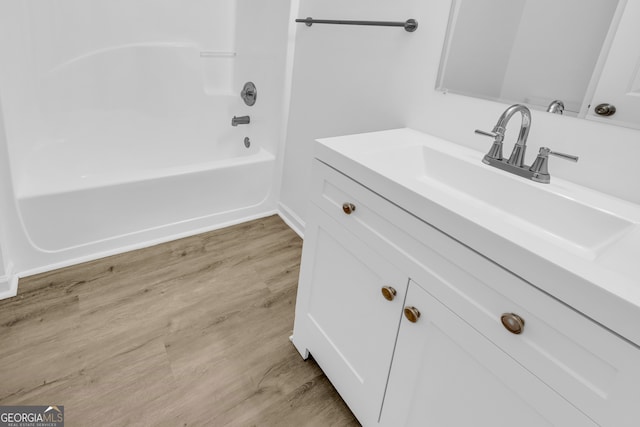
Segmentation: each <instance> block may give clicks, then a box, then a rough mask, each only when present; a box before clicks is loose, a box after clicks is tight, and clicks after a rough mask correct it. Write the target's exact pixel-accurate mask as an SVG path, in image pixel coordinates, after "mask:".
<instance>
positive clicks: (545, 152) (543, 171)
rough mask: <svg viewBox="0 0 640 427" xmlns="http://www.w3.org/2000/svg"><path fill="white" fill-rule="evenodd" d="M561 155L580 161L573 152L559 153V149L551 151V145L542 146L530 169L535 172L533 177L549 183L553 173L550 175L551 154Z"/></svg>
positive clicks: (535, 179) (534, 179) (562, 157)
mask: <svg viewBox="0 0 640 427" xmlns="http://www.w3.org/2000/svg"><path fill="white" fill-rule="evenodd" d="M550 154H551V155H552V156H556V157H560V158H561V159H565V160H570V161H572V162H577V161H578V156H573V155H571V154H565V153H559V152H557V151H551V149H550V148H549V147H540V152H538V157H536V160H535V161H534V162H533V164H532V165H531V167H530V168H529V170H530V171H531V172H533V176H532V177H531V179H532V180H533V181H536V182H542V183H544V184H548V183H549V182H550V181H551V175H549V167H548V166H549V155H550Z"/></svg>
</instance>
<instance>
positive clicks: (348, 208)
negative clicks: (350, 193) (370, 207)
mask: <svg viewBox="0 0 640 427" xmlns="http://www.w3.org/2000/svg"><path fill="white" fill-rule="evenodd" d="M342 210H343V211H344V213H346V214H347V215H351V212H353V211H355V210H356V205H354V204H353V203H343V204H342Z"/></svg>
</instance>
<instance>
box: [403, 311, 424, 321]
mask: <svg viewBox="0 0 640 427" xmlns="http://www.w3.org/2000/svg"><path fill="white" fill-rule="evenodd" d="M404 317H406V318H407V320H408V321H409V322H411V323H416V322H417V321H418V319H419V318H420V312H419V311H418V309H417V308H415V307H405V308H404Z"/></svg>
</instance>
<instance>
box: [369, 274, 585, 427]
mask: <svg viewBox="0 0 640 427" xmlns="http://www.w3.org/2000/svg"><path fill="white" fill-rule="evenodd" d="M433 280H438V279H437V278H435V277H433ZM427 285H428V284H427ZM407 309H409V313H408V314H409V316H408V317H409V318H411V320H416V312H415V311H412V310H417V311H418V312H419V313H420V315H419V317H418V318H417V320H416V321H415V323H414V322H412V321H411V320H409V318H408V317H403V319H402V321H401V324H400V331H399V335H398V341H397V344H396V351H395V355H394V357H393V364H392V367H391V372H390V375H389V385H388V387H387V392H386V396H385V400H384V405H383V408H382V416H381V425H384V426H389V427H391V426H394V427H395V426H420V427H425V426H426V427H429V426H433V427H447V426H451V427H459V426H491V427H502V426H504V427H512V426H519V427H523V426H530V427H542V426H561V427H564V426H580V427H583V426H595V425H596V424H595V423H593V422H592V421H591V420H590V419H589V418H587V417H586V416H585V415H584V414H583V413H582V412H580V411H578V410H577V409H575V407H573V406H572V405H571V404H569V403H568V402H567V401H566V400H565V399H563V398H562V397H560V396H559V395H558V394H556V393H555V392H554V391H553V390H551V389H550V388H548V387H547V386H546V385H545V384H544V383H542V382H541V381H540V380H539V379H538V378H536V377H535V376H534V375H532V374H531V373H530V372H529V371H527V370H526V369H524V368H523V367H522V366H521V365H520V364H518V363H517V362H516V361H515V360H514V359H512V358H511V357H510V356H508V355H507V354H506V353H504V352H503V351H501V350H500V349H499V348H498V347H496V346H495V345H493V343H491V342H490V341H489V340H487V339H486V338H485V337H484V336H483V335H481V334H480V333H478V332H477V331H476V330H475V329H473V328H472V327H471V326H469V325H468V324H467V323H466V322H465V321H464V320H462V319H461V318H460V317H458V316H457V315H456V314H454V313H453V312H452V311H450V310H449V309H448V308H447V307H446V306H444V305H443V304H442V303H441V302H439V301H438V300H437V299H436V298H435V297H433V296H432V295H431V294H430V293H428V292H427V291H425V290H424V289H422V288H421V287H420V286H419V285H417V284H416V283H415V282H413V281H411V282H410V283H409V289H408V291H407V298H406V303H405V311H406V310H407Z"/></svg>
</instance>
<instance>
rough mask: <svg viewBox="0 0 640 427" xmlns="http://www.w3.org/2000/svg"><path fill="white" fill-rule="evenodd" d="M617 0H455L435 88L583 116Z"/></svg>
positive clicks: (611, 30)
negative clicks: (555, 106)
mask: <svg viewBox="0 0 640 427" xmlns="http://www.w3.org/2000/svg"><path fill="white" fill-rule="evenodd" d="M619 3H620V1H619V0H453V4H452V9H451V16H450V18H449V28H448V31H447V40H446V42H445V43H446V44H445V49H444V52H443V57H442V60H441V62H440V71H439V76H438V83H437V89H439V90H442V91H445V92H453V93H458V94H461V95H467V96H473V97H479V98H484V99H490V100H494V101H499V102H503V103H506V104H515V103H522V104H525V105H527V106H529V107H531V108H534V109H539V110H540V109H541V110H547V109H548V107H549V105H550V103H551V102H552V101H554V100H561V101H562V102H563V103H564V106H565V109H564V114H565V115H572V116H578V117H585V116H586V114H587V110H588V108H589V103H590V101H591V97H592V96H593V92H594V91H595V86H596V84H597V80H598V76H599V73H600V71H601V69H602V67H603V64H604V59H605V57H606V53H607V51H608V47H609V45H610V44H611V40H612V38H613V36H614V33H615V28H614V27H615V24H616V22H617V21H618V20H619V15H620V14H621V9H622V5H620V4H619Z"/></svg>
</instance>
